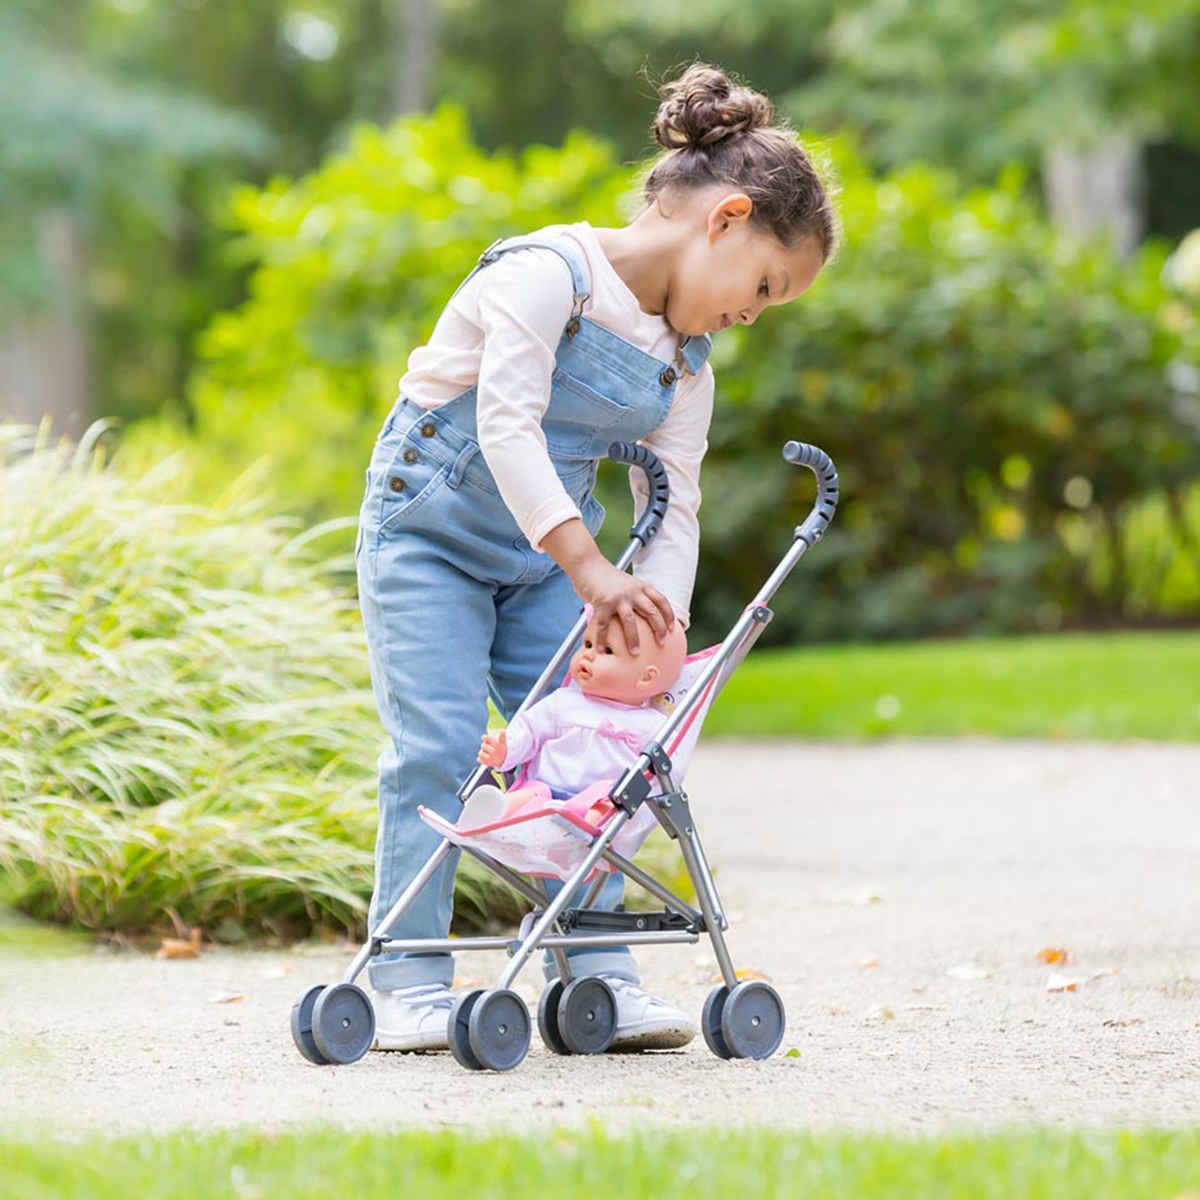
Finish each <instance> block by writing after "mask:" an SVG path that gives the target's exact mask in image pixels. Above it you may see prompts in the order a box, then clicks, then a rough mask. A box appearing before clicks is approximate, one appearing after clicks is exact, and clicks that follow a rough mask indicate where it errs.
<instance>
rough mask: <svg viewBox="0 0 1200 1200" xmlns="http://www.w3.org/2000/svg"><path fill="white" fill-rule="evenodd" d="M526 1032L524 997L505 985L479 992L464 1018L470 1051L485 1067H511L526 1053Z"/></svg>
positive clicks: (526, 1018)
mask: <svg viewBox="0 0 1200 1200" xmlns="http://www.w3.org/2000/svg"><path fill="white" fill-rule="evenodd" d="M530 1032H531V1026H530V1021H529V1009H527V1008H526V1007H525V1001H524V1000H522V999H521V997H520V996H518V995H517V993H516V992H512V991H509V990H508V989H507V988H496V989H495V990H494V991H490V992H484V993H482V994H481V995H480V997H479V999H478V1000H477V1001H476V1002H475V1004H474V1005H473V1006H472V1008H471V1014H470V1016H469V1017H468V1019H467V1037H468V1040H469V1042H470V1044H471V1051H472V1053H473V1054H474V1055H475V1058H476V1059H477V1060H478V1062H479V1065H480V1066H482V1067H484V1068H485V1069H486V1070H489V1071H511V1070H512V1069H513V1067H515V1066H516V1065H517V1064H518V1063H519V1062H520V1061H521V1060H522V1059H523V1058H524V1057H525V1055H526V1054H528V1053H529V1035H530Z"/></svg>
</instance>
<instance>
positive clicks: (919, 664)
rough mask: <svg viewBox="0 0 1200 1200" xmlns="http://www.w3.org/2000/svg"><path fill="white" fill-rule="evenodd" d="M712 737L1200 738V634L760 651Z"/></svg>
mask: <svg viewBox="0 0 1200 1200" xmlns="http://www.w3.org/2000/svg"><path fill="white" fill-rule="evenodd" d="M706 733H707V734H709V735H714V734H715V735H725V736H743V737H746V736H749V737H753V736H771V737H785V736H786V737H807V738H872V737H884V736H889V737H890V736H895V737H961V736H972V735H977V736H992V737H1029V738H1096V739H1103V740H1120V739H1122V738H1153V739H1160V740H1169V741H1196V740H1200V633H1195V632H1187V633H1178V632H1170V633H1120V634H1086V635H1084V634H1062V635H1057V636H1053V637H1028V638H1004V639H995V640H984V639H980V640H968V641H947V642H920V643H909V644H887V645H855V646H832V647H817V648H811V649H801V650H762V651H755V652H753V653H751V655H750V656H749V657H748V658H747V659H746V661H745V662H744V663H743V664H742V666H741V667H740V668H739V669H738V671H737V673H736V674H735V675H734V676H733V678H732V679H731V680H730V682H729V684H728V685H727V686H726V689H725V691H724V693H723V694H722V695H721V697H720V698H719V699H718V701H717V702H716V704H715V705H714V707H713V711H712V714H711V716H710V717H709V718H708V722H707V725H706Z"/></svg>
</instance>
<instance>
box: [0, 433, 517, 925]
mask: <svg viewBox="0 0 1200 1200" xmlns="http://www.w3.org/2000/svg"><path fill="white" fill-rule="evenodd" d="M101 435H102V430H101V429H99V428H96V429H94V430H93V431H91V432H90V433H89V435H88V436H87V437H85V438H84V439H83V440H82V441H81V442H80V443H79V444H78V445H72V444H68V443H66V442H57V443H56V442H53V441H52V440H51V439H50V438H49V436H48V435H47V433H46V431H45V430H43V431H41V432H38V431H34V430H30V429H28V428H24V427H17V426H12V425H8V426H5V425H0V876H3V882H4V891H5V893H6V899H8V900H9V901H10V902H11V903H14V904H16V905H17V906H18V907H19V908H21V909H22V910H24V911H25V912H27V913H29V914H31V915H33V916H35V917H40V918H47V919H52V920H56V921H62V922H66V923H69V924H72V925H76V926H80V927H83V928H86V929H91V930H110V931H121V932H125V933H138V932H149V931H158V930H162V929H165V928H169V927H172V926H175V927H179V926H200V927H201V928H203V929H204V930H206V931H208V932H210V933H218V934H223V935H225V936H230V937H236V936H244V935H250V936H260V935H264V934H270V935H276V936H285V937H293V936H297V935H302V934H307V933H310V932H314V931H327V932H328V931H349V932H352V933H354V934H355V935H361V934H362V932H363V928H364V924H365V917H366V908H367V902H368V899H369V896H370V891H371V880H372V875H373V852H372V847H373V842H374V830H375V761H376V758H377V755H378V753H379V750H380V749H381V738H382V728H381V726H380V724H379V719H378V717H377V715H376V713H375V708H374V704H373V701H372V698H371V690H370V681H369V677H368V671H367V656H366V646H365V642H364V639H363V634H362V629H361V625H360V622H359V618H358V612H357V607H356V601H355V598H354V594H353V591H352V590H351V588H350V586H349V584H348V581H349V580H350V579H351V578H352V572H351V566H352V563H351V561H350V555H349V553H348V552H347V546H348V545H349V543H350V542H351V540H352V537H353V533H352V524H351V523H350V522H347V521H335V522H331V523H327V524H325V525H322V526H318V527H316V528H313V529H307V530H301V529H299V528H298V526H297V524H296V522H294V521H290V520H286V519H281V518H279V517H274V516H268V515H266V513H265V510H264V506H263V505H262V503H261V502H260V501H259V500H258V499H256V497H255V493H256V487H255V482H254V478H253V476H252V475H251V476H245V477H243V478H242V479H241V480H240V481H239V483H238V484H237V485H235V486H234V488H233V489H232V490H230V491H229V492H227V493H226V494H224V495H223V496H222V497H220V498H219V499H218V500H217V501H215V502H213V503H211V504H207V505H205V506H203V507H201V506H197V505H194V504H189V503H186V502H185V500H184V498H183V497H181V496H180V495H179V494H178V493H179V489H178V483H177V471H178V464H177V463H175V462H173V461H172V460H166V461H163V462H161V463H159V464H158V465H157V466H155V467H154V468H153V469H151V470H150V471H148V472H146V473H144V474H143V475H142V476H141V477H140V478H137V479H130V478H126V477H124V476H123V475H121V474H120V473H119V472H118V471H117V470H115V469H114V467H113V465H112V464H111V463H108V462H107V461H106V456H105V454H104V453H103V451H102V450H101V448H100V442H101V441H102V436H101ZM333 544H336V547H337V550H336V552H335V553H333V554H331V553H330V551H329V547H330V546H331V545H333ZM469 765H470V764H467V765H466V766H465V767H464V770H465V769H467V768H468V767H469ZM515 911H516V910H515V908H514V904H513V899H512V896H511V895H510V894H509V893H508V891H507V889H506V888H504V887H503V885H501V884H499V882H498V881H495V882H493V880H492V878H491V877H490V876H485V875H484V874H483V873H482V872H481V871H480V870H479V869H477V868H476V867H475V865H474V864H470V863H464V864H463V867H462V868H461V869H460V871H459V875H458V896H457V912H458V922H459V925H460V926H466V927H472V928H474V927H478V926H479V925H481V924H482V923H484V922H485V920H486V919H501V920H503V919H508V918H510V917H511V916H513V915H514V913H515ZM485 914H486V917H485Z"/></svg>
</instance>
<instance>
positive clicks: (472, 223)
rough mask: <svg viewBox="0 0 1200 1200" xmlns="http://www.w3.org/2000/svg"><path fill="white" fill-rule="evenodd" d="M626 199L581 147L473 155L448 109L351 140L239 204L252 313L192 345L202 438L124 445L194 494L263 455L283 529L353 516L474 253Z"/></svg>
mask: <svg viewBox="0 0 1200 1200" xmlns="http://www.w3.org/2000/svg"><path fill="white" fill-rule="evenodd" d="M626 185H627V177H626V173H625V172H624V171H623V170H621V169H619V168H618V167H617V166H616V165H615V164H614V163H613V161H612V156H611V151H610V150H609V149H608V148H607V147H606V146H603V145H601V144H600V143H598V142H596V141H594V140H592V139H589V138H588V137H586V136H584V135H583V134H575V135H572V136H571V137H570V138H569V139H568V140H567V142H566V144H565V145H564V146H563V147H562V148H561V149H549V148H546V147H534V148H532V149H529V150H527V151H525V152H524V153H523V154H522V155H521V157H520V158H519V159H516V158H513V157H511V156H509V155H506V154H496V155H485V154H484V153H482V152H481V151H480V150H479V149H478V148H477V147H476V146H475V145H474V144H473V143H472V142H471V140H470V137H469V135H468V131H467V127H466V122H465V119H464V117H463V116H462V114H461V113H460V112H459V111H457V110H456V109H453V108H444V109H442V110H440V111H439V112H438V113H437V114H435V115H433V116H430V117H414V118H409V119H406V120H402V121H398V122H396V123H395V124H394V125H392V126H391V127H390V128H389V129H387V130H380V129H377V128H375V127H372V126H362V127H360V128H359V129H357V130H356V131H355V133H354V135H353V137H352V139H351V141H350V145H349V148H348V149H347V150H346V151H345V152H344V153H340V154H336V155H333V156H331V157H330V158H329V159H328V160H327V161H326V162H325V163H324V164H323V165H322V166H321V167H320V168H319V169H318V170H316V171H314V172H313V173H312V174H310V175H307V176H305V177H304V178H303V179H300V180H298V181H295V182H290V181H286V180H282V179H281V180H277V181H276V182H274V183H272V184H271V185H269V186H268V187H266V188H264V189H262V190H259V189H256V188H251V187H244V188H241V189H239V190H238V191H237V192H236V194H235V195H234V196H233V201H232V220H233V222H234V225H235V227H236V230H237V233H238V237H237V241H236V253H238V254H239V255H241V256H243V257H244V258H245V259H246V260H247V261H250V262H253V263H254V264H255V270H254V274H253V276H252V279H251V284H250V297H249V299H248V300H247V301H246V302H245V303H244V304H243V305H242V306H241V307H240V308H238V309H237V310H236V311H234V312H230V313H223V314H220V315H218V316H217V317H215V318H214V320H213V322H212V324H211V325H210V326H209V328H208V330H207V332H206V333H205V335H204V337H203V338H202V340H201V342H200V345H199V354H200V357H201V359H202V362H203V365H202V367H201V368H200V370H199V372H198V373H197V375H196V376H195V377H194V378H193V380H192V381H191V386H190V389H189V400H190V404H191V406H192V408H193V410H194V422H195V431H196V434H197V436H196V438H195V440H194V441H193V440H192V439H191V438H186V437H184V438H182V439H181V429H180V426H179V424H178V423H177V422H174V421H171V420H170V419H168V420H167V421H166V422H163V421H154V422H148V423H147V424H146V426H145V427H144V428H143V429H142V430H141V431H140V432H139V433H138V434H137V435H136V436H135V437H134V438H133V439H132V440H133V442H134V443H135V445H136V446H138V447H139V448H140V449H141V451H142V452H144V453H146V454H147V456H148V457H155V456H157V455H158V453H159V451H160V447H161V445H162V444H163V441H164V439H166V441H167V442H168V443H171V442H173V443H174V444H176V445H180V444H190V445H191V447H192V452H191V458H192V462H193V469H194V473H195V476H196V477H197V479H198V481H199V482H200V483H201V486H202V487H205V488H211V486H212V481H214V480H216V481H218V482H222V481H226V480H228V479H229V478H230V477H231V476H232V475H233V474H236V473H237V472H238V471H240V470H242V469H243V468H244V467H245V466H246V465H247V464H249V463H250V462H252V461H253V460H254V459H256V458H258V457H259V456H261V455H269V456H270V458H271V463H272V465H271V469H270V473H269V484H270V487H271V488H272V490H273V492H274V494H275V497H276V498H277V500H278V502H279V503H280V504H281V505H282V506H283V507H284V508H285V509H286V511H288V512H293V513H301V514H305V515H308V516H329V515H332V514H338V515H341V514H345V513H350V512H353V511H355V510H356V509H357V507H358V504H359V502H360V501H361V499H362V487H363V476H364V472H365V471H366V465H367V461H368V460H369V458H370V453H371V443H372V441H373V440H374V437H375V435H376V433H377V432H378V429H379V426H380V425H381V424H382V422H383V418H384V416H385V415H386V413H387V411H388V410H389V409H390V407H391V405H392V403H393V402H394V400H395V398H396V392H397V383H398V381H399V379H400V376H401V375H402V374H403V373H404V370H405V363H406V361H407V359H408V354H409V352H410V350H411V349H412V348H413V347H414V346H416V345H419V344H420V343H422V342H424V341H425V340H427V338H428V336H429V334H430V332H431V331H432V329H433V325H434V322H435V321H436V319H437V317H438V314H439V313H440V311H441V309H442V306H443V305H444V304H445V302H446V300H447V299H449V297H450V295H451V293H452V292H453V291H454V289H455V287H456V286H457V285H458V283H459V281H460V280H461V279H462V277H463V276H464V275H465V274H466V273H467V272H468V271H469V270H470V269H471V267H472V265H473V264H474V262H475V260H476V259H477V258H478V257H479V255H480V253H481V252H482V251H483V250H484V249H485V248H486V247H487V246H488V245H490V244H491V243H492V242H493V241H495V240H496V238H498V237H501V236H508V235H511V234H516V233H523V232H526V231H528V230H530V229H534V228H538V227H539V226H542V225H548V224H551V223H553V222H556V221H564V220H567V221H573V220H581V219H591V220H594V221H596V222H598V223H599V222H603V223H609V224H611V223H612V221H613V220H614V219H615V218H616V211H617V204H618V200H619V198H620V196H621V194H622V192H623V191H624V189H625V187H626ZM147 447H148V449H147Z"/></svg>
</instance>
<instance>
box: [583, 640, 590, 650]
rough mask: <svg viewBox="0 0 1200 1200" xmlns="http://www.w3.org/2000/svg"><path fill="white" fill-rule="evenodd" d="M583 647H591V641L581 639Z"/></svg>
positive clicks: (588, 648)
mask: <svg viewBox="0 0 1200 1200" xmlns="http://www.w3.org/2000/svg"><path fill="white" fill-rule="evenodd" d="M583 648H584V649H585V650H590V649H591V648H592V643H591V641H590V640H589V639H588V638H584V639H583Z"/></svg>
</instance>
